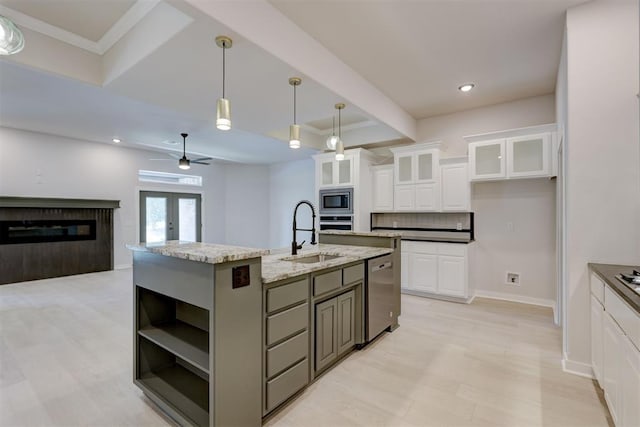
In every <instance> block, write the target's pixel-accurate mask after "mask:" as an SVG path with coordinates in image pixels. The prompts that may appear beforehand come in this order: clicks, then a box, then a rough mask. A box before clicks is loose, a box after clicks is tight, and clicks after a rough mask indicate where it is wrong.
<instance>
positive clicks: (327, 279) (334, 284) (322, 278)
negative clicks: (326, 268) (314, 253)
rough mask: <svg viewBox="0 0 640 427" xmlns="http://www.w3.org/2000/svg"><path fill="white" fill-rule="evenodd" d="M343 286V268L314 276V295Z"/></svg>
mask: <svg viewBox="0 0 640 427" xmlns="http://www.w3.org/2000/svg"><path fill="white" fill-rule="evenodd" d="M340 286H342V270H336V271H332V272H331V273H325V274H321V275H319V276H316V277H314V278H313V296H316V295H320V294H324V293H325V292H329V291H332V290H334V289H338V288H339V287H340Z"/></svg>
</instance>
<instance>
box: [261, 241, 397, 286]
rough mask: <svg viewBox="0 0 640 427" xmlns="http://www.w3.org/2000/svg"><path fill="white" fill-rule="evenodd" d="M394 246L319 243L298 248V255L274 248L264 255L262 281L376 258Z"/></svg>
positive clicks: (276, 279) (265, 281)
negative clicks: (320, 257) (323, 257)
mask: <svg viewBox="0 0 640 427" xmlns="http://www.w3.org/2000/svg"><path fill="white" fill-rule="evenodd" d="M392 252H393V249H392V248H373V247H369V246H351V245H329V244H323V243H320V244H317V245H315V246H305V247H304V248H303V249H302V250H298V255H295V256H293V257H292V256H291V252H290V249H279V250H272V251H271V254H270V255H267V256H263V257H262V283H263V284H269V283H273V282H277V281H279V280H284V279H290V278H292V277H296V276H301V275H304V274H309V273H313V272H314V271H319V270H324V269H327V268H331V267H339V266H341V265H344V264H349V263H352V262H357V261H362V260H365V259H369V258H375V257H378V256H381V255H386V254H390V253H392ZM319 253H322V254H327V255H338V256H339V257H340V258H335V259H331V260H327V261H323V262H316V263H312V264H304V263H297V262H292V261H290V259H291V258H303V257H307V256H310V255H315V254H319Z"/></svg>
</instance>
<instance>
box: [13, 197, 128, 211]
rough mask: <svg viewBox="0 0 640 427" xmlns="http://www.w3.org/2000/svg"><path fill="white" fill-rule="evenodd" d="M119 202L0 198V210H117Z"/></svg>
mask: <svg viewBox="0 0 640 427" xmlns="http://www.w3.org/2000/svg"><path fill="white" fill-rule="evenodd" d="M119 207H120V200H98V199H61V198H49V197H13V196H0V208H45V209H46V208H76V209H78V208H79V209H117V208H119Z"/></svg>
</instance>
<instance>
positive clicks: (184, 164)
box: [178, 133, 191, 170]
mask: <svg viewBox="0 0 640 427" xmlns="http://www.w3.org/2000/svg"><path fill="white" fill-rule="evenodd" d="M180 136H181V137H182V158H181V159H180V160H178V167H179V168H180V169H184V170H187V169H190V168H191V162H190V161H189V159H187V137H188V136H189V134H188V133H181V134H180Z"/></svg>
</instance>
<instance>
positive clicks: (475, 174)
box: [469, 139, 507, 180]
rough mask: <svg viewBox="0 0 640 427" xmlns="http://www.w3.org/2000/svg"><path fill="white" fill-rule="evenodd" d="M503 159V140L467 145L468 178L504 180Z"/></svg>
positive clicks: (504, 163)
mask: <svg viewBox="0 0 640 427" xmlns="http://www.w3.org/2000/svg"><path fill="white" fill-rule="evenodd" d="M505 157H506V156H505V140H504V139H496V140H492V141H482V142H473V143H471V144H469V165H470V170H469V178H470V179H471V180H483V179H504V178H506V177H507V175H506V169H505V165H506V159H505Z"/></svg>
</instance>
